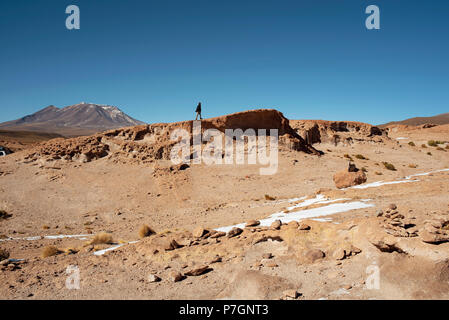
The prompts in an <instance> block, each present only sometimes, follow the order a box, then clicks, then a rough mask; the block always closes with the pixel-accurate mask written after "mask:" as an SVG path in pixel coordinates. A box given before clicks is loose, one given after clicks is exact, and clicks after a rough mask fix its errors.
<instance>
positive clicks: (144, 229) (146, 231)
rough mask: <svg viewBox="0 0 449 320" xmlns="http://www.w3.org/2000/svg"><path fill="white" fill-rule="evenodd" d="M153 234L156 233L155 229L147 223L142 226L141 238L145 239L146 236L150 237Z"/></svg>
mask: <svg viewBox="0 0 449 320" xmlns="http://www.w3.org/2000/svg"><path fill="white" fill-rule="evenodd" d="M153 234H156V232H155V231H154V230H153V229H151V228H150V227H149V226H147V225H146V224H144V225H143V226H141V227H140V229H139V237H140V238H141V239H143V238H145V237H149V236H151V235H153Z"/></svg>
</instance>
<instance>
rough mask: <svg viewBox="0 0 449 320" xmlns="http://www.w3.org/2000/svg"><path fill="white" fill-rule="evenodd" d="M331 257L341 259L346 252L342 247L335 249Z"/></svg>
mask: <svg viewBox="0 0 449 320" xmlns="http://www.w3.org/2000/svg"><path fill="white" fill-rule="evenodd" d="M333 257H334V259H335V260H343V259H344V258H345V257H346V252H345V250H343V249H341V248H340V249H337V250H336V251H335V252H334V254H333Z"/></svg>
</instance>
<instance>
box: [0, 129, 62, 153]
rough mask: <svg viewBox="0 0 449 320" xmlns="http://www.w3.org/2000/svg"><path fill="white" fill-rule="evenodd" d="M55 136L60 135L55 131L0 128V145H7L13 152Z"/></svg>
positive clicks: (59, 136)
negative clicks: (7, 129)
mask: <svg viewBox="0 0 449 320" xmlns="http://www.w3.org/2000/svg"><path fill="white" fill-rule="evenodd" d="M55 138H62V136H61V135H59V134H57V133H45V132H30V131H6V130H0V146H3V147H7V148H8V149H10V150H11V151H13V152H16V151H20V150H23V149H26V148H28V147H30V146H32V145H34V144H37V143H40V142H44V141H47V140H50V139H55Z"/></svg>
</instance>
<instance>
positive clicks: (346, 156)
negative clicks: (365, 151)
mask: <svg viewBox="0 0 449 320" xmlns="http://www.w3.org/2000/svg"><path fill="white" fill-rule="evenodd" d="M343 157H345V158H346V159H349V160H351V161H352V157H351V156H350V155H349V154H345V155H344V156H343Z"/></svg>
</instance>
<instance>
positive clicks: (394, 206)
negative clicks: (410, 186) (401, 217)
mask: <svg viewBox="0 0 449 320" xmlns="http://www.w3.org/2000/svg"><path fill="white" fill-rule="evenodd" d="M397 208H398V207H397V206H396V205H395V204H394V203H391V204H389V205H388V209H390V210H396V209H397Z"/></svg>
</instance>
